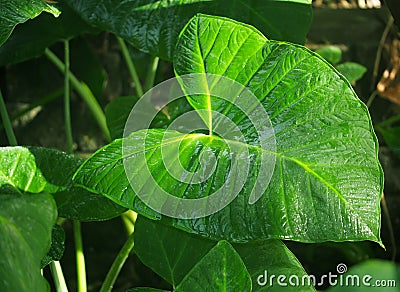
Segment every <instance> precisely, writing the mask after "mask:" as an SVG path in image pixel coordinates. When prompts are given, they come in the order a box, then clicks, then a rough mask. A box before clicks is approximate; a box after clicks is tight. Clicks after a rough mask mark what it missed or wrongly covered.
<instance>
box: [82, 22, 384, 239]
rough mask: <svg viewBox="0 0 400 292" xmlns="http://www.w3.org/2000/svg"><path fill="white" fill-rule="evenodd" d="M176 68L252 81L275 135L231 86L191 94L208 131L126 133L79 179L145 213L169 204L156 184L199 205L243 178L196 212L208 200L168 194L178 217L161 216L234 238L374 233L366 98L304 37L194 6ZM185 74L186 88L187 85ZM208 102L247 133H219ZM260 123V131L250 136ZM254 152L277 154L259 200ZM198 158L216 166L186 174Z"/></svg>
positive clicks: (375, 171) (374, 180)
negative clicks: (226, 93) (228, 95)
mask: <svg viewBox="0 0 400 292" xmlns="http://www.w3.org/2000/svg"><path fill="white" fill-rule="evenodd" d="M230 40H231V41H230ZM174 68H175V73H176V74H177V76H180V79H182V80H183V76H184V75H186V74H193V73H209V74H216V76H224V77H226V78H229V80H235V81H236V82H238V83H240V84H242V85H243V86H245V87H246V88H248V89H249V90H250V91H251V92H252V93H253V94H254V95H255V96H256V98H257V99H258V100H259V101H260V104H261V105H262V110H263V111H265V112H266V113H268V116H269V119H270V121H271V125H272V128H273V132H274V134H275V135H274V137H272V136H269V134H270V132H268V129H269V127H270V126H269V124H268V118H265V117H264V116H257V115H255V113H257V112H258V111H254V112H252V111H251V110H252V107H248V108H250V109H249V111H250V113H253V114H254V115H255V116H257V117H258V118H259V120H258V123H256V124H251V123H250V122H249V121H250V118H249V117H246V115H244V112H243V110H240V109H239V108H238V106H237V104H235V103H240V101H242V99H241V98H240V97H241V96H242V95H239V96H240V97H239V98H237V99H235V98H236V96H237V95H232V98H233V99H235V100H234V102H231V103H229V102H227V101H226V100H222V99H221V98H219V97H216V96H214V95H213V94H209V95H206V94H200V95H198V96H193V95H190V94H189V95H188V96H187V99H188V101H189V103H190V104H191V105H192V107H194V109H195V110H197V111H198V112H199V116H200V117H201V119H202V120H203V122H204V124H206V126H207V127H208V128H209V133H208V134H205V133H190V134H185V133H179V132H176V131H172V130H167V131H163V130H153V129H150V130H148V131H145V130H142V131H137V132H133V133H132V134H131V135H130V136H129V137H127V138H125V139H124V140H116V141H114V142H113V143H111V144H109V145H107V146H105V147H104V148H102V149H100V150H99V151H97V152H96V153H95V154H94V155H93V156H92V157H90V158H89V159H88V160H86V161H85V162H84V164H83V165H82V166H81V167H80V169H79V170H78V172H77V173H76V174H75V177H74V179H75V181H76V183H78V184H79V185H81V186H83V187H85V188H87V189H88V190H90V191H93V192H97V193H99V194H103V195H105V196H107V197H109V198H110V199H112V200H113V201H115V202H117V203H118V204H121V205H122V206H125V207H128V208H131V209H133V210H135V211H137V212H138V213H140V214H143V215H145V216H148V217H152V218H161V217H162V216H161V214H157V212H155V211H154V210H152V209H155V210H158V211H164V210H165V209H166V208H167V207H168V206H166V205H164V203H166V202H167V199H165V197H161V195H163V193H167V194H171V195H172V196H173V197H174V198H183V199H185V200H186V201H190V202H188V203H187V204H192V206H194V200H193V199H201V198H205V197H207V198H209V197H210V196H211V194H213V193H214V192H215V191H216V190H220V189H221V191H220V192H221V193H222V194H224V196H223V197H221V198H222V199H221V200H220V201H221V202H226V201H229V199H230V198H231V197H230V196H234V195H235V194H234V192H233V189H232V188H231V187H232V186H233V188H234V189H235V186H236V184H237V185H240V184H241V183H242V182H243V188H242V189H240V192H239V193H238V196H237V197H236V198H235V199H233V201H232V202H231V203H230V204H229V205H228V206H226V207H225V208H222V209H220V211H217V212H214V213H212V214H210V213H207V214H208V215H209V216H206V217H201V216H197V215H196V216H195V214H198V213H199V212H200V213H201V212H202V211H207V212H208V211H209V208H208V207H209V205H207V206H206V205H203V206H200V205H199V206H197V205H196V207H195V208H192V209H190V210H187V209H182V208H179V207H178V206H179V205H173V206H172V207H171V206H170V207H171V208H170V209H171V210H173V211H174V212H176V213H174V214H169V213H168V214H169V215H168V216H172V217H175V218H166V216H165V218H164V219H165V223H166V224H171V225H173V226H175V227H177V228H180V229H183V230H185V231H188V232H192V233H195V234H199V235H202V236H206V237H209V238H212V239H227V240H229V241H233V242H247V241H252V240H260V239H267V238H280V239H291V240H298V241H303V242H321V241H327V240H333V241H345V240H371V241H376V242H378V243H381V240H380V236H379V230H380V206H379V202H380V198H381V195H382V186H383V173H382V169H381V166H380V164H379V161H378V157H377V152H378V143H377V139H376V136H375V134H374V131H373V128H372V126H371V119H370V116H369V114H368V110H367V108H366V107H365V105H364V104H363V103H362V102H361V101H360V100H359V99H358V97H357V96H356V94H355V93H354V91H353V90H352V88H351V86H350V84H349V83H348V81H347V80H345V79H344V78H343V76H342V75H340V74H338V73H337V71H336V70H334V69H333V67H332V66H331V65H329V64H328V63H327V62H326V61H324V60H323V59H322V58H321V57H319V56H318V55H317V54H315V53H313V52H311V51H309V50H308V49H306V48H304V47H301V46H298V45H293V44H289V43H284V42H277V41H268V40H267V39H266V38H265V37H264V36H263V35H262V34H261V33H260V32H258V31H257V30H256V29H254V28H253V27H250V26H248V25H243V24H241V23H239V22H236V21H232V20H229V19H226V18H219V17H214V16H205V15H199V16H197V17H195V18H193V19H192V20H191V21H190V22H189V23H188V25H187V26H186V27H185V29H184V30H183V32H182V33H181V35H180V41H179V43H178V45H177V48H176V56H175V60H174ZM203 81H204V82H197V83H196V84H194V85H196V86H198V87H197V89H198V88H199V87H201V89H207V88H209V89H210V90H212V89H214V88H216V87H218V83H215V84H214V83H210V84H208V83H207V80H203ZM183 83H184V82H183ZM183 85H184V86H183V87H184V90H185V91H187V90H188V89H190V87H188V86H187V84H183ZM192 85H193V84H192ZM214 85H215V86H214ZM196 86H195V87H196ZM212 86H214V87H212ZM225 89H228V88H226V87H224V88H223V90H225ZM202 92H203V91H202ZM245 101H246V100H245ZM254 104H257V103H254ZM215 112H218V113H220V114H221V115H222V116H227V117H229V119H230V120H231V121H232V122H233V123H234V124H235V125H236V126H237V128H238V129H240V131H241V133H242V134H243V139H239V138H238V139H236V138H235V137H231V138H224V139H222V138H221V137H220V136H219V135H214V134H213V133H214V132H215V131H216V130H218V129H220V128H221V127H220V126H221V123H219V120H218V119H215V117H214V114H215ZM261 112H262V111H261ZM191 122H192V121H191ZM222 126H223V124H222ZM260 126H262V128H263V129H264V130H266V131H267V132H268V133H267V132H266V134H268V135H267V136H265V137H263V136H258V135H257V133H258V132H257V131H256V130H257V129H256V127H260ZM222 128H224V127H222ZM228 130H229V129H228ZM227 132H229V131H227ZM263 139H267V140H269V141H272V140H274V139H275V141H276V149H273V148H271V149H269V148H265V147H264V146H263V144H262V143H261V142H262V140H263ZM228 146H229V147H228ZM177 149H178V150H177ZM163 151H164V154H163ZM172 151H175V152H172ZM166 153H168V154H166ZM212 157H214V158H215V162H213V160H212V159H213V158H212ZM166 158H168V159H167V160H166V161H163V159H164V160H165V159H166ZM178 158H179V163H177V159H178ZM261 158H263V159H264V158H267V159H270V160H269V161H273V160H275V161H276V163H275V166H274V167H273V165H269V164H266V165H269V168H268V169H267V170H269V171H271V173H272V171H273V174H272V177H271V180H270V183H269V184H268V187H267V188H266V189H265V191H264V192H263V193H262V196H261V197H260V198H257V199H258V200H252V191H253V189H254V188H256V187H257V184H258V183H259V182H262V181H263V180H267V179H269V178H268V177H267V175H265V176H264V174H265V173H266V172H263V176H261V174H260V173H261V172H260V169H261V170H264V169H263V168H262V166H263V165H262V162H263V159H261ZM272 158H273V159H272ZM200 161H203V162H204V163H202V164H201V163H200ZM245 161H246V163H244V162H245ZM124 162H125V165H124ZM246 164H247V166H246ZM199 165H202V166H203V167H205V169H207V168H210V169H212V170H213V171H212V174H211V175H210V176H208V177H207V179H204V180H203V181H202V182H201V183H192V184H190V183H188V181H189V182H190V181H191V179H193V178H194V177H195V175H196V176H197V175H198V174H196V173H197V172H196V171H197V170H198V168H199ZM124 166H125V168H124ZM172 172H175V173H172ZM127 173H128V177H127ZM207 173H208V172H207ZM176 177H178V178H184V179H183V180H180V179H176ZM204 177H205V176H204ZM256 178H257V179H256ZM154 181H155V182H156V183H153V182H154ZM151 182H152V183H151ZM196 182H197V181H196ZM130 183H131V184H130ZM229 183H230V184H231V185H230V186H231V187H229V188H227V187H226V186H228V185H229ZM130 186H132V187H134V188H135V192H136V193H135V192H134V191H133V189H132V188H131V187H130ZM225 187H226V188H225ZM235 191H236V189H235ZM137 194H140V195H143V194H144V195H145V198H143V197H141V199H139V197H137ZM142 200H145V201H146V204H147V205H146V204H145V203H143V201H142ZM174 200H175V199H174ZM175 201H179V202H182V200H180V199H179V200H175ZM200 201H202V200H200ZM212 202H214V201H212ZM249 202H250V203H251V204H249ZM152 204H153V205H152ZM177 204H180V203H177ZM212 204H214V203H211V206H214V205H212ZM215 204H219V203H216V202H215ZM221 204H222V203H221ZM149 206H152V207H151V208H150V207H149ZM174 206H175V207H174ZM162 213H163V214H166V213H165V212H162ZM191 216H192V217H191ZM179 218H181V219H179ZM189 218H194V219H189Z"/></svg>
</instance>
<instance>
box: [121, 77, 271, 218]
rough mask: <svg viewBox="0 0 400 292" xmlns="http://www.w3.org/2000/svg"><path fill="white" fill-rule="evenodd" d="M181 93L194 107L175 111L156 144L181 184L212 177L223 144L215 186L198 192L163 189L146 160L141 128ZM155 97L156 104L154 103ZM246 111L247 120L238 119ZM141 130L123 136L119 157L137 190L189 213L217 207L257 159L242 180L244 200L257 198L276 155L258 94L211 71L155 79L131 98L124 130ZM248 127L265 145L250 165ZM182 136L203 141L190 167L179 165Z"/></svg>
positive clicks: (235, 191) (178, 214) (161, 205)
mask: <svg viewBox="0 0 400 292" xmlns="http://www.w3.org/2000/svg"><path fill="white" fill-rule="evenodd" d="M182 97H187V98H188V100H189V103H190V104H191V105H192V107H193V108H196V109H195V110H194V109H193V110H191V111H188V112H186V113H184V114H182V115H180V116H178V117H176V118H175V119H173V120H172V122H171V123H170V124H169V126H168V128H167V129H165V131H164V132H159V135H162V141H161V143H160V144H159V147H158V149H157V150H154V151H159V152H158V153H160V155H159V156H161V159H162V162H163V168H164V169H165V171H164V170H163V171H164V173H166V174H168V176H169V177H170V178H171V179H173V180H174V182H173V184H175V185H181V184H186V185H187V186H188V187H187V188H189V187H190V186H195V187H196V186H199V185H201V184H202V183H203V185H205V184H207V182H208V181H209V180H212V179H213V177H212V176H213V175H215V171H216V168H217V167H218V163H219V162H218V161H217V159H216V152H217V151H218V152H219V153H220V154H221V152H222V151H225V154H223V153H222V154H223V155H225V156H224V157H225V158H226V161H227V166H226V170H228V171H229V174H228V175H226V176H225V181H223V183H221V185H219V186H218V188H217V187H216V188H215V189H213V190H212V192H210V194H209V195H208V196H207V197H203V198H195V199H188V198H182V197H178V196H176V195H175V194H174V193H171V192H168V191H166V190H165V189H164V188H163V187H162V186H161V185H160V182H159V181H157V180H156V179H155V178H154V176H153V173H152V172H151V170H150V168H149V164H151V163H154V162H151V161H150V160H151V156H146V155H147V154H146V153H147V152H146V143H147V141H148V139H151V137H149V135H148V134H147V132H146V129H148V128H150V125H151V123H152V122H153V120H154V118H156V117H157V114H158V113H159V112H160V111H161V109H162V108H163V107H164V106H166V105H169V104H171V103H172V102H175V101H177V100H178V99H180V98H182ZM155 103H156V104H157V107H154V104H155ZM222 108H229V109H230V111H229V113H226V114H224V112H223V111H222V110H221V109H222ZM221 112H223V113H221ZM232 112H233V113H234V114H232ZM244 119H246V120H245V121H246V123H244V122H242V121H243V120H244ZM238 120H239V123H238V124H237V123H236V122H237V121H238ZM250 128H251V132H250V133H249V131H250V130H249V129H250ZM140 130H142V132H140V133H141V135H136V138H135V139H134V140H132V139H124V140H123V145H122V153H123V157H129V159H124V161H123V162H124V169H125V173H126V175H127V177H128V178H129V182H130V185H131V187H132V189H133V190H134V191H135V193H136V194H137V195H138V197H139V198H140V199H141V200H142V201H143V202H144V203H145V204H146V205H147V206H148V207H150V208H151V209H153V210H154V211H156V212H158V213H161V214H163V215H166V216H169V217H173V218H180V219H195V218H202V217H205V216H208V215H211V214H214V213H216V212H218V211H220V210H222V209H223V208H224V207H226V206H227V205H228V204H229V203H231V202H232V201H233V200H234V199H235V198H236V197H237V196H238V195H239V193H240V192H241V191H242V190H243V189H244V185H245V183H246V180H247V177H248V176H249V173H250V171H252V170H254V167H257V171H256V177H255V180H254V184H253V185H252V186H250V187H249V186H246V195H247V196H248V204H254V203H256V202H257V201H258V200H259V199H260V198H261V196H262V195H263V194H264V192H265V190H266V189H267V187H268V184H269V182H270V180H271V177H272V174H273V171H274V166H275V160H276V157H275V155H271V153H275V152H276V140H275V133H274V129H273V127H272V124H271V121H270V118H269V116H268V113H267V112H266V110H265V109H264V107H263V106H262V104H261V103H260V101H259V100H258V99H257V97H256V96H255V95H254V94H253V93H252V92H251V91H250V90H249V89H248V88H246V87H245V86H243V85H242V84H240V83H238V82H236V81H235V80H232V79H229V78H226V77H223V76H219V75H214V74H188V75H183V76H180V77H179V78H171V79H169V80H167V81H164V82H162V83H160V84H158V85H157V86H155V87H154V88H152V89H151V90H150V91H148V92H147V93H146V94H145V95H144V96H143V97H141V99H140V100H139V101H138V102H137V103H136V104H135V106H134V108H133V109H132V111H131V113H130V115H129V117H128V119H127V122H126V125H125V129H124V137H128V136H129V135H130V134H131V133H132V132H136V131H140ZM246 135H247V136H250V135H251V139H252V141H256V142H255V143H256V144H257V147H259V148H262V149H263V150H264V151H260V153H259V156H258V157H257V159H258V160H257V165H256V166H255V165H254V163H251V158H252V156H253V155H251V154H250V152H249V151H250V147H251V146H249V145H248V140H246ZM188 141H189V142H190V141H196V143H202V147H199V148H198V149H200V148H201V150H200V153H197V154H194V153H189V152H188V154H187V155H189V156H192V155H195V156H197V157H198V162H196V163H198V167H197V169H196V170H195V171H194V172H189V171H188V170H187V169H185V167H184V166H183V165H182V164H181V161H180V159H179V157H180V156H181V153H182V152H181V151H185V149H187V147H186V146H185V145H187V144H185V143H187V142H188ZM213 143H218V145H219V147H218V150H215V149H212V147H210V145H211V146H212V145H213ZM221 149H222V150H221ZM225 158H224V159H225ZM133 160H134V161H133ZM137 165H141V167H140V168H138V167H137Z"/></svg>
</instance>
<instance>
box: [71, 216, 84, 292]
mask: <svg viewBox="0 0 400 292" xmlns="http://www.w3.org/2000/svg"><path fill="white" fill-rule="evenodd" d="M73 229H74V241H75V256H76V273H77V278H78V292H86V291H87V285H86V268H85V256H84V254H83V246H82V233H81V223H80V222H79V221H76V220H75V221H73Z"/></svg>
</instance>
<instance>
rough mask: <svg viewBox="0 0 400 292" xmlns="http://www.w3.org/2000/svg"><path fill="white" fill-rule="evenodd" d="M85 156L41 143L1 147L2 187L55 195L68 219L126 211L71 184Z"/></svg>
mask: <svg viewBox="0 0 400 292" xmlns="http://www.w3.org/2000/svg"><path fill="white" fill-rule="evenodd" d="M82 161H83V160H82V159H80V158H77V157H75V156H73V155H69V154H66V153H64V152H61V151H59V150H55V149H49V148H42V147H3V148H0V165H1V166H2V168H1V169H0V187H1V189H2V191H3V193H4V190H5V189H6V188H9V187H12V188H14V189H16V190H19V191H22V192H28V193H40V192H48V193H52V194H53V195H54V198H55V199H56V201H57V205H58V207H59V215H60V216H62V217H65V218H68V219H74V220H82V221H92V220H106V219H110V218H113V217H116V216H118V215H119V214H121V213H123V212H125V210H126V209H125V208H123V207H121V206H119V205H117V204H114V203H113V202H112V201H110V200H108V199H107V198H105V197H104V196H99V195H97V194H93V193H90V192H88V191H86V190H84V189H81V188H78V187H74V186H73V185H72V180H71V179H72V175H73V174H74V172H75V171H76V169H77V168H78V167H79V166H80V165H81V163H82Z"/></svg>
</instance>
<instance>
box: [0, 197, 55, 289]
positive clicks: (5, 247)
mask: <svg viewBox="0 0 400 292" xmlns="http://www.w3.org/2000/svg"><path fill="white" fill-rule="evenodd" d="M0 203H1V208H0V230H1V232H0V233H1V237H0V254H1V255H3V256H1V257H0V290H1V291H47V290H48V284H47V282H46V281H45V280H44V278H43V277H42V276H41V274H40V268H41V267H40V262H41V259H42V258H43V257H44V256H45V255H46V252H47V250H48V249H49V247H50V240H51V231H52V227H53V224H54V223H55V220H56V218H57V208H56V205H55V203H54V200H53V198H52V197H51V195H48V194H36V195H0Z"/></svg>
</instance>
